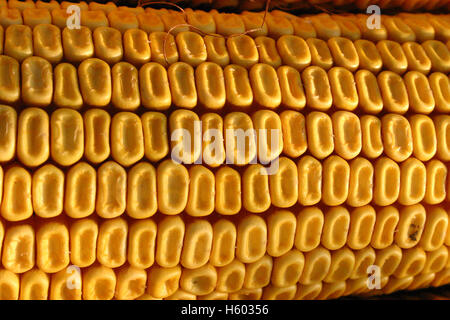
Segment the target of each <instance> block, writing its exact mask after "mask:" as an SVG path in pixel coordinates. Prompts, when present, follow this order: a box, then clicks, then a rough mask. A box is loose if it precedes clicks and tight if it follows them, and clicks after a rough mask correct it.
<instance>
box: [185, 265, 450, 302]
mask: <svg viewBox="0 0 450 320" xmlns="http://www.w3.org/2000/svg"><path fill="white" fill-rule="evenodd" d="M367 282H368V278H367V277H364V278H360V279H355V280H347V281H339V282H333V283H325V282H319V283H314V284H310V285H302V284H298V285H293V286H288V287H275V286H268V287H265V288H263V289H251V290H249V289H243V290H241V291H240V293H241V295H240V296H241V298H244V299H250V300H259V299H263V300H280V299H281V300H325V299H337V298H340V297H344V296H349V295H356V296H366V297H367V296H376V295H383V294H391V293H393V292H397V291H401V290H417V289H423V288H427V287H430V286H432V287H439V286H443V285H446V284H448V283H450V268H448V267H447V268H446V269H444V270H442V271H439V272H436V273H429V274H420V275H417V276H410V277H405V278H396V277H387V276H386V277H383V278H382V279H381V283H380V289H369V288H368V286H367ZM215 295H217V294H215ZM215 295H212V296H215ZM187 299H189V298H187ZM197 299H201V298H200V297H197ZM223 299H226V297H225V298H223ZM228 299H232V295H229V296H228Z"/></svg>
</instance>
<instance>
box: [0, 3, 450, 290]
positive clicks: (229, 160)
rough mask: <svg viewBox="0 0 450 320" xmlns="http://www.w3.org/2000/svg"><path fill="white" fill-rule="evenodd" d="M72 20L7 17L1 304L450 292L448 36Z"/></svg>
mask: <svg viewBox="0 0 450 320" xmlns="http://www.w3.org/2000/svg"><path fill="white" fill-rule="evenodd" d="M350 2H351V1H348V3H350ZM388 2H389V1H385V5H386V6H387V5H388ZM400 2H401V1H400ZM400 2H398V1H396V2H395V3H400ZM339 3H343V2H342V1H339ZM408 3H409V2H408ZM415 3H417V6H416V7H417V8H419V7H421V6H422V5H423V6H428V7H429V8H428V9H431V7H433V6H435V7H436V8H438V7H444V6H445V5H447V4H448V3H446V2H445V1H440V2H439V1H429V2H427V1H416V2H415ZM69 5H71V3H67V2H63V3H61V4H60V3H57V2H53V1H52V2H50V3H44V2H41V1H37V2H31V1H26V2H20V1H8V2H6V1H3V2H0V26H1V27H0V53H1V55H0V103H1V105H0V161H1V163H2V164H1V167H0V169H1V170H0V183H1V185H2V187H1V188H0V190H1V197H0V198H1V204H0V256H1V270H0V299H332V298H339V297H342V296H349V295H358V296H361V297H367V296H372V295H379V294H388V293H393V292H396V291H400V290H416V289H419V288H426V287H430V286H434V287H438V286H443V285H446V284H448V283H449V282H450V258H449V248H450V226H449V205H448V203H449V201H450V180H449V179H448V178H447V176H448V161H449V160H450V80H449V73H450V16H449V15H448V14H424V13H414V14H411V13H399V14H397V15H393V16H384V15H383V16H382V17H381V23H382V24H381V27H380V28H379V29H376V30H372V29H369V28H367V25H366V23H365V21H366V18H367V17H366V16H364V15H361V14H339V15H328V14H318V15H308V16H300V17H298V16H294V15H292V14H289V13H286V12H284V11H278V10H273V11H271V12H270V13H268V14H267V16H266V20H264V21H263V16H264V13H263V12H258V13H255V12H243V13H241V14H225V13H219V12H218V11H215V10H212V11H211V12H208V13H207V12H204V11H198V10H186V12H185V15H184V14H183V13H180V12H176V11H173V10H166V9H161V10H156V9H149V8H147V9H143V8H126V7H117V6H116V5H114V4H113V3H108V4H98V3H94V2H91V3H89V4H87V3H80V4H78V5H79V6H80V8H81V10H82V11H81V20H80V22H81V26H80V28H75V29H70V28H68V27H67V19H68V17H69V16H70V14H68V13H67V12H66V8H67V7H68V6H69ZM405 5H406V2H405V3H404V4H403V6H405ZM416 7H414V8H416ZM414 8H410V9H414ZM433 8H434V7H433ZM403 9H404V10H409V9H407V8H403ZM262 22H264V24H262ZM261 25H262V27H260V26H261ZM252 30H253V31H252ZM168 32H170V33H168ZM243 33H245V35H244V34H243ZM179 130H184V131H183V132H186V133H188V135H177V132H178V131H179ZM210 130H214V132H215V134H214V137H212V136H210V135H209V132H211V131H210ZM271 130H272V131H275V132H278V133H279V134H278V135H277V136H275V137H273V136H271V135H270V134H269V132H270V131H271ZM239 131H245V132H247V133H248V134H247V136H246V137H245V139H244V140H243V141H244V142H243V145H244V148H243V150H244V151H242V150H241V149H240V148H239V146H238V141H237V140H236V137H235V136H234V135H233V134H234V133H236V132H239ZM229 132H231V134H230V135H229V134H228V133H229ZM212 145H214V146H215V148H211V146H212ZM172 159H173V160H176V161H175V162H174V161H172ZM272 164H276V170H275V171H274V172H270V170H271V167H272ZM372 265H375V266H377V267H378V268H379V270H380V274H379V276H380V277H379V279H378V280H379V286H378V287H377V288H375V289H370V288H369V287H368V285H367V280H368V276H367V273H368V271H367V270H368V267H369V266H372Z"/></svg>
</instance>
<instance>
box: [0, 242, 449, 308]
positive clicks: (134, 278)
mask: <svg viewBox="0 0 450 320" xmlns="http://www.w3.org/2000/svg"><path fill="white" fill-rule="evenodd" d="M327 254H328V255H327ZM400 254H401V255H402V256H401V258H400V260H396V259H394V260H393V261H394V262H393V263H390V261H389V262H388V260H386V259H387V258H386V257H385V256H384V253H383V252H382V251H379V252H377V253H375V252H374V253H373V257H369V256H366V257H365V260H363V261H358V262H359V263H360V264H359V265H358V266H356V265H355V256H354V255H353V256H351V255H352V251H351V250H349V251H339V250H338V251H335V252H332V253H331V254H330V252H329V251H327V250H325V249H323V252H320V253H317V254H316V256H308V255H306V256H303V255H302V254H301V253H300V252H298V251H291V252H290V253H289V254H286V255H285V256H284V257H281V258H277V259H274V260H272V258H270V257H268V256H265V257H264V258H263V259H261V260H260V261H258V262H257V263H253V264H246V265H245V264H243V263H241V262H239V261H237V260H234V261H232V262H231V263H229V264H227V265H225V266H222V267H213V266H212V265H210V264H207V265H205V266H203V267H200V268H196V269H185V268H181V267H180V266H175V267H172V268H161V267H159V266H153V267H151V268H149V269H148V270H144V269H141V268H136V267H133V266H129V265H127V266H124V267H122V268H120V269H112V268H110V267H106V266H102V265H92V266H90V267H88V268H83V269H82V270H80V269H76V268H74V266H69V267H67V268H63V269H62V270H60V271H59V272H56V273H53V274H51V275H50V274H46V273H45V272H43V271H42V270H40V269H30V270H29V271H27V272H25V273H24V274H23V275H22V276H21V277H20V279H21V280H20V281H19V275H17V274H15V273H13V272H11V271H9V270H5V269H3V270H0V284H1V285H2V288H3V289H4V290H2V293H1V295H0V297H1V298H2V300H3V299H7V300H11V299H19V298H20V299H23V300H29V299H33V300H46V299H63V300H74V299H76V300H79V299H84V300H97V299H101V300H110V299H113V298H115V299H124V300H125V299H127V300H131V299H169V300H171V299H195V298H196V297H197V296H199V298H200V299H221V298H222V299H223V296H224V295H225V296H228V295H231V296H234V297H235V298H237V299H239V298H240V299H242V298H244V297H245V296H248V295H250V297H252V296H254V295H255V294H257V293H258V292H261V290H263V292H264V294H263V296H262V299H293V298H294V299H326V298H328V299H332V298H338V297H340V296H343V295H351V294H359V295H361V294H362V295H375V294H381V293H385V294H387V293H392V292H394V291H399V290H404V289H408V290H413V289H417V288H421V287H427V286H430V285H431V286H439V285H444V284H447V283H449V281H450V279H449V277H450V272H449V271H450V269H449V263H448V248H447V247H445V246H442V247H440V248H439V249H438V250H436V251H434V252H430V253H429V254H428V255H427V254H425V253H424V252H421V251H420V250H416V251H414V250H412V249H410V250H403V253H402V250H400ZM300 257H301V258H300ZM324 257H327V258H328V260H327V258H324ZM349 257H353V260H352V258H349ZM371 258H372V259H371ZM379 262H381V263H382V265H381V267H380V268H382V269H389V270H387V271H388V273H383V274H382V277H381V279H380V284H379V285H380V286H379V288H378V289H377V290H372V289H370V288H369V287H368V285H367V282H368V279H367V275H366V272H367V271H366V270H365V269H367V267H368V266H370V264H371V263H379ZM318 264H320V267H318V266H317V265H318ZM412 265H414V266H417V268H410V267H411V266H412ZM386 266H387V267H386ZM288 268H289V270H290V272H289V273H287V272H286V270H288ZM314 268H315V269H314ZM313 270H314V272H313ZM200 278H201V279H202V281H198V279H200ZM50 279H51V282H50ZM69 279H71V280H70V281H69ZM231 279H232V281H230V280H231ZM69 283H70V284H72V286H70V287H68V284H69ZM99 283H101V284H102V286H101V288H99V286H98V284H99ZM6 289H7V290H6ZM259 298H261V295H260V296H259V297H257V299H259Z"/></svg>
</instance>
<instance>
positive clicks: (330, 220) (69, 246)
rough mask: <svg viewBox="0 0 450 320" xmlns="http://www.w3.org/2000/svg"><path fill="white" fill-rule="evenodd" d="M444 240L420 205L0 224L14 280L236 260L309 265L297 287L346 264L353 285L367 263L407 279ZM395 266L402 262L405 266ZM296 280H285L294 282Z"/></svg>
mask: <svg viewBox="0 0 450 320" xmlns="http://www.w3.org/2000/svg"><path fill="white" fill-rule="evenodd" d="M366 224H367V225H366ZM397 230H398V231H397ZM347 231H348V234H347ZM449 243H450V237H449V228H448V213H447V212H446V211H445V210H444V209H443V208H441V207H432V208H428V209H427V212H426V210H425V209H424V208H423V207H422V206H420V205H415V206H408V207H405V208H401V209H400V210H398V209H396V208H395V207H387V208H383V209H381V210H379V211H378V212H375V209H374V208H373V207H365V208H359V209H354V210H353V212H352V216H350V213H349V212H348V210H346V209H345V208H343V207H334V208H330V209H328V211H327V212H325V214H323V212H322V211H321V210H320V209H318V208H305V209H303V210H301V211H300V212H299V214H297V216H296V215H294V214H293V213H292V212H290V211H287V210H279V211H274V212H272V213H270V214H269V215H268V216H267V217H266V218H265V219H264V218H262V217H261V216H257V215H253V214H250V215H247V216H243V217H240V218H239V219H234V220H228V219H219V220H217V221H215V222H213V223H211V222H209V221H208V220H205V219H193V220H190V221H186V222H185V221H184V220H183V219H182V218H181V217H180V216H170V217H163V218H162V219H161V220H160V221H159V222H157V223H156V222H155V221H154V220H152V219H145V220H139V221H137V220H134V221H132V222H130V223H127V221H125V220H124V219H122V218H115V219H111V220H105V221H103V222H101V223H99V222H97V221H96V220H95V219H92V218H85V219H81V220H76V221H72V222H71V223H70V225H69V224H68V223H65V222H64V221H60V220H56V219H52V220H46V221H40V220H36V221H31V222H30V221H28V222H22V223H16V224H6V226H4V225H3V223H1V222H0V244H2V248H1V249H2V264H3V267H4V268H6V269H7V270H10V271H12V272H15V273H24V272H26V271H29V270H31V269H32V268H33V267H35V266H37V267H38V268H39V269H41V270H42V271H44V272H46V273H55V272H58V271H61V270H63V269H64V268H66V267H67V266H68V265H69V264H70V263H71V264H73V265H76V266H78V267H82V268H84V267H89V266H91V265H93V264H94V263H95V262H98V263H100V264H101V265H103V266H106V267H109V268H119V267H122V266H124V265H125V264H127V263H128V264H129V265H131V266H133V267H135V268H141V269H147V268H149V267H151V266H154V265H157V266H159V267H160V268H163V269H164V268H166V269H170V268H175V267H177V266H178V265H181V266H182V267H183V268H185V269H189V270H195V269H198V268H201V267H204V266H209V265H210V266H214V267H218V268H220V267H224V266H226V265H229V264H231V263H233V261H239V262H240V263H241V264H243V263H245V264H247V266H248V267H249V268H251V269H252V270H259V269H267V268H268V266H270V269H271V268H272V258H273V259H274V263H273V264H274V265H275V266H279V268H277V269H282V270H287V269H289V265H291V264H292V265H293V266H296V267H297V268H298V269H299V272H300V273H301V271H302V270H303V264H304V261H305V260H306V261H307V262H309V263H307V264H309V267H305V268H304V271H305V277H304V279H303V280H302V282H303V283H304V284H309V283H313V282H317V281H322V280H323V279H325V281H326V282H333V281H338V280H342V279H341V278H339V277H341V276H342V275H343V273H342V272H340V273H339V272H337V271H336V269H338V266H340V265H348V266H349V267H348V272H347V273H345V275H346V276H345V278H347V277H350V276H351V272H352V270H355V271H354V272H355V273H356V274H354V275H353V277H354V278H357V277H359V276H361V275H364V274H365V272H366V270H365V269H364V266H365V267H366V268H367V266H369V265H371V264H373V263H375V264H376V265H378V266H379V267H380V270H381V273H382V275H385V274H386V275H391V274H394V272H396V273H395V276H397V277H403V276H405V274H407V273H408V272H416V268H413V269H412V270H410V268H408V266H410V265H412V264H417V266H420V265H425V262H426V260H427V257H428V258H429V260H431V261H432V262H433V263H432V264H433V265H441V264H442V263H446V262H447V256H448V252H447V249H444V250H443V249H440V248H441V247H442V246H443V245H444V244H445V246H448V245H449ZM402 250H403V251H402ZM438 251H439V254H436V252H438ZM441 251H442V252H441ZM375 256H376V257H377V259H375ZM403 260H407V261H408V263H406V264H405V265H406V267H405V265H402V261H403ZM441 260H442V261H441ZM438 261H440V262H439V263H438ZM292 262H294V263H292ZM264 266H265V267H264ZM318 266H321V267H320V268H323V269H325V270H324V273H323V275H321V276H319V275H318V273H315V276H316V277H317V278H314V279H311V272H312V270H314V269H315V267H318ZM398 266H402V268H400V269H399V268H397V267H398ZM299 267H301V268H299ZM355 268H356V269H355ZM292 269H295V268H294V267H292ZM418 269H419V272H420V271H422V269H421V268H418ZM329 270H331V271H330V273H329ZM356 270H357V271H356ZM341 271H342V270H341ZM327 274H328V275H329V276H328V277H327ZM408 275H409V274H408ZM258 278H261V277H258ZM298 278H299V276H298V277H297V276H295V277H294V280H295V281H294V280H292V279H291V281H294V283H295V282H297V281H298ZM272 281H273V282H274V283H275V284H276V285H277V286H284V285H285V284H286V283H287V282H289V281H287V280H286V279H283V278H279V279H274V278H272ZM256 287H258V286H256Z"/></svg>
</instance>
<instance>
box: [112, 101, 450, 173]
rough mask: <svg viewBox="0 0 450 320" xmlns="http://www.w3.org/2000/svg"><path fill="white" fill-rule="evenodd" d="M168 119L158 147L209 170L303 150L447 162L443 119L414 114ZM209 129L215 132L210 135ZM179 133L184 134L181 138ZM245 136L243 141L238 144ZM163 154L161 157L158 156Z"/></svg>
mask: <svg viewBox="0 0 450 320" xmlns="http://www.w3.org/2000/svg"><path fill="white" fill-rule="evenodd" d="M147 114H152V115H153V114H155V115H156V114H157V113H147ZM168 120H169V128H168V132H167V135H166V136H165V139H166V140H165V141H164V142H161V141H159V143H161V144H164V146H165V147H164V150H167V151H166V153H168V152H171V156H172V158H173V159H175V160H177V161H179V162H182V163H185V164H192V163H200V162H203V161H204V162H205V163H206V164H208V165H209V166H212V167H216V166H218V165H220V164H222V163H224V162H226V163H232V164H238V165H245V164H248V163H253V162H252V160H254V159H258V160H259V161H260V163H263V164H267V163H270V162H271V161H274V160H275V159H276V158H277V157H278V156H280V155H281V154H283V155H286V156H289V157H292V158H298V157H300V156H301V155H303V154H304V153H305V152H308V153H309V154H311V155H312V156H313V157H315V158H317V159H325V158H326V157H328V156H330V155H331V154H333V152H334V153H335V154H336V155H338V156H340V157H342V158H344V159H346V160H352V159H354V158H356V157H357V156H358V155H360V154H362V155H364V157H367V158H369V159H376V158H378V157H380V156H381V155H383V153H384V154H385V155H386V156H388V157H389V158H391V159H392V160H394V161H396V162H403V161H405V160H407V159H408V158H410V157H411V156H414V157H415V158H417V159H419V160H420V161H429V160H431V159H433V158H437V159H439V160H442V161H448V160H450V145H449V144H448V142H447V141H448V137H447V133H446V132H447V129H448V128H449V125H450V117H449V116H448V115H437V116H434V117H428V116H426V115H422V114H415V115H411V116H409V117H408V118H405V117H404V116H401V115H398V114H391V113H388V114H385V115H384V116H382V117H381V118H379V117H376V116H373V115H364V116H362V117H358V116H357V115H355V114H354V113H352V112H349V111H336V112H334V113H333V114H331V116H330V115H328V114H326V113H324V112H318V111H313V112H310V113H308V114H306V116H304V115H303V114H302V113H300V112H298V111H293V110H287V111H283V112H281V113H280V114H279V115H278V114H277V113H275V112H273V111H270V110H259V111H256V112H254V113H253V114H251V115H248V114H246V113H243V112H232V113H228V114H227V115H225V116H224V117H223V118H222V117H220V116H219V115H217V114H215V113H206V114H204V115H203V116H201V117H199V116H198V115H197V114H196V113H194V112H193V111H189V110H177V111H174V112H172V113H171V115H170V116H169V119H168ZM158 129H160V127H158ZM212 129H214V134H212V133H211V132H212V131H209V130H212ZM179 130H184V131H183V134H181V133H179ZM240 133H241V134H240ZM155 134H157V133H156V132H155ZM163 134H164V132H162V133H158V135H159V136H161V135H163ZM213 135H214V138H215V140H214V142H213V141H212V140H211V139H212V136H213ZM244 138H248V140H246V141H243V139H244ZM169 139H170V140H171V141H170V148H169V147H168V145H169V141H168V140H169ZM161 140H162V139H161ZM240 142H241V144H240ZM212 147H213V150H214V154H213V153H212V150H211V149H212ZM152 149H154V148H152ZM165 155H166V154H161V158H162V157H163V156H165ZM116 160H117V161H119V162H120V163H123V161H121V160H120V159H116ZM137 160H139V159H137Z"/></svg>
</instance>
